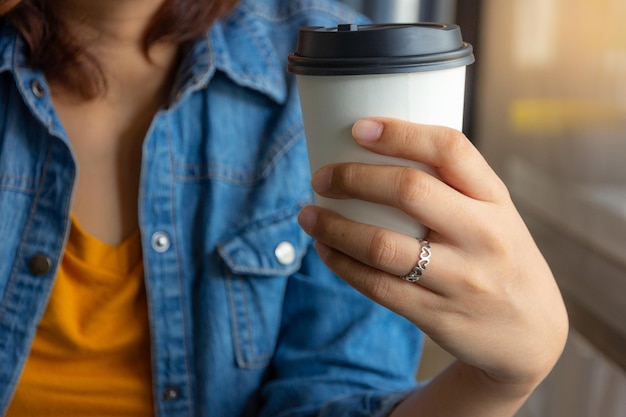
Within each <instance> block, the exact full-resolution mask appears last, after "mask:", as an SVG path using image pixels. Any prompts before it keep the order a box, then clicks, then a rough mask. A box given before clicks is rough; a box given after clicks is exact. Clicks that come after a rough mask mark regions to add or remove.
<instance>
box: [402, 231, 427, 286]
mask: <svg viewBox="0 0 626 417" xmlns="http://www.w3.org/2000/svg"><path fill="white" fill-rule="evenodd" d="M417 241H418V242H419V243H420V246H421V249H420V259H419V261H417V265H415V268H413V270H412V271H411V272H410V273H409V274H408V275H405V276H403V277H401V278H402V279H403V280H405V281H409V282H417V281H419V280H420V279H421V278H422V277H423V276H424V272H426V268H428V264H429V263H430V256H431V255H432V251H431V249H430V243H428V241H427V240H426V239H417Z"/></svg>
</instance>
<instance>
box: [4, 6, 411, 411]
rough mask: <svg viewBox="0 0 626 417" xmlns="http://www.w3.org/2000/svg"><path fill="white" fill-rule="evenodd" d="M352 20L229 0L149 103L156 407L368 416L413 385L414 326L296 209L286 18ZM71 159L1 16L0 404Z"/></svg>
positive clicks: (148, 228)
mask: <svg viewBox="0 0 626 417" xmlns="http://www.w3.org/2000/svg"><path fill="white" fill-rule="evenodd" d="M357 19H359V18H358V17H357V16H356V15H355V14H353V13H352V12H350V11H348V10H347V9H345V8H343V7H341V6H338V5H337V4H335V3H333V2H331V1H327V0H249V1H247V0H244V1H243V2H242V3H241V4H240V5H239V7H238V8H237V9H236V11H235V12H234V13H233V14H232V15H229V16H228V17H227V18H224V19H222V20H221V21H219V22H218V23H216V24H215V25H214V27H213V28H212V29H211V31H210V33H209V34H208V35H207V36H206V38H203V39H199V40H198V41H197V42H195V43H194V45H193V46H192V48H191V49H190V50H189V52H188V53H187V55H186V59H185V60H184V61H183V63H182V64H181V68H180V71H179V76H178V79H177V83H176V87H175V94H174V95H173V96H172V101H171V103H170V105H168V106H167V108H164V109H162V110H161V111H159V112H158V114H156V116H155V117H154V120H153V123H152V125H151V127H150V129H149V132H148V134H147V136H146V138H145V142H144V145H143V161H142V167H141V184H140V196H139V198H140V209H139V219H140V228H141V235H142V245H143V257H144V263H145V282H146V290H147V296H148V305H149V307H148V308H149V317H150V326H151V328H150V330H151V337H152V351H151V357H152V367H153V387H154V396H155V407H156V413H157V415H158V416H176V417H183V416H211V417H222V416H223V417H231V416H233V417H234V416H266V417H278V416H314V415H320V416H333V417H338V416H346V417H347V416H378V415H385V414H386V413H387V412H388V411H389V409H390V408H391V407H392V406H393V405H394V404H395V403H396V402H397V401H398V400H399V399H401V398H402V396H403V395H405V394H406V390H409V389H411V388H412V387H413V386H414V371H415V368H416V363H417V360H418V357H419V354H420V350H421V334H420V333H419V331H418V330H416V329H415V328H414V326H412V325H411V324H409V323H408V322H407V321H405V320H404V319H402V318H400V317H398V316H396V315H394V314H392V313H391V312H389V311H388V310H386V309H384V308H382V307H380V306H378V305H376V304H374V303H373V302H371V301H369V300H368V299H366V298H365V297H363V296H362V295H360V294H359V293H357V292H356V291H355V290H354V289H352V288H350V287H349V286H347V285H346V284H345V283H344V282H343V281H342V280H340V279H339V278H337V277H336V276H334V275H333V274H331V273H330V272H329V271H328V270H327V269H326V268H325V267H324V265H323V264H322V263H321V261H320V260H319V258H318V257H317V255H316V253H315V251H314V250H313V249H312V246H311V243H312V242H311V240H310V239H309V238H308V237H307V236H306V235H305V234H304V233H303V231H302V230H301V229H300V228H299V226H298V224H297V222H296V215H297V213H298V211H299V210H300V209H301V207H302V206H303V205H305V204H308V203H309V202H310V201H311V196H312V194H311V190H310V188H309V187H310V186H309V179H310V175H309V168H308V163H307V156H306V147H305V143H304V133H303V126H302V121H301V114H300V108H299V104H298V97H297V92H296V89H295V83H294V80H293V79H292V77H291V76H289V75H287V73H286V70H285V68H286V59H287V55H288V53H289V52H291V51H292V50H293V49H294V47H295V42H296V38H297V29H298V27H299V26H300V25H322V26H327V25H334V24H336V23H337V22H354V21H355V20H357ZM77 170H78V167H77V165H76V162H75V158H74V156H73V153H72V148H71V145H70V143H69V141H68V138H67V135H66V133H65V131H64V129H63V126H62V125H61V123H60V121H59V118H58V116H57V114H56V113H55V110H54V108H53V104H52V101H51V99H50V95H49V90H48V87H47V84H46V81H45V79H44V77H43V75H42V73H41V72H40V71H38V70H36V69H33V68H29V67H28V66H27V64H26V60H25V45H24V43H23V41H22V40H21V39H20V38H19V36H18V35H17V34H16V32H15V31H14V30H13V29H12V28H11V27H10V26H9V25H8V24H2V26H1V29H0V236H1V237H2V239H1V240H0V260H1V262H0V415H1V414H3V413H4V411H5V410H6V408H7V406H8V404H9V403H10V400H11V396H12V393H13V390H14V388H15V386H16V384H17V382H18V380H19V377H20V371H21V368H22V366H23V365H24V362H25V360H26V358H27V357H28V352H29V347H30V344H31V342H32V339H33V336H34V334H35V332H36V329H37V323H38V321H39V319H40V318H41V316H42V314H43V312H44V310H45V308H46V302H47V299H48V296H49V295H50V292H51V289H52V286H53V283H54V279H55V275H56V271H57V268H58V266H59V263H60V260H61V257H62V254H63V250H64V245H65V242H66V239H67V236H68V231H69V227H70V223H69V215H70V207H71V201H72V194H73V190H74V186H75V182H76V175H77ZM97 377H98V376H97V375H94V378H97Z"/></svg>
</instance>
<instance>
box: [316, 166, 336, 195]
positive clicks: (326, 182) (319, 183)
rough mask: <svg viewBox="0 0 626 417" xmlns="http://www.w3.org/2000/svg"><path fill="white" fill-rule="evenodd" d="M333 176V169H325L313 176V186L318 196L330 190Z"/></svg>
mask: <svg viewBox="0 0 626 417" xmlns="http://www.w3.org/2000/svg"><path fill="white" fill-rule="evenodd" d="M332 175H333V169H332V168H329V167H325V168H322V169H320V170H319V171H317V172H316V173H315V174H313V178H311V186H312V187H313V190H315V192H316V193H318V194H324V193H326V192H328V190H330V178H331V177H332Z"/></svg>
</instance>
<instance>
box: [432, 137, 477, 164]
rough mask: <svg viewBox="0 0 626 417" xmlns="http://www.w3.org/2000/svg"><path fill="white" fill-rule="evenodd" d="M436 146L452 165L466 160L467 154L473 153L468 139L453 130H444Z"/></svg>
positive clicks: (472, 147) (472, 146)
mask: <svg viewBox="0 0 626 417" xmlns="http://www.w3.org/2000/svg"><path fill="white" fill-rule="evenodd" d="M438 144H439V148H440V151H441V154H442V155H445V157H446V158H447V159H449V160H450V161H452V162H454V163H456V162H461V161H465V160H467V158H468V156H469V154H470V153H471V152H474V151H475V148H474V145H472V143H471V142H470V141H469V139H467V137H466V136H465V135H464V134H463V133H462V132H460V131H458V130H455V129H445V130H444V132H443V134H442V137H441V138H440V140H439V141H438Z"/></svg>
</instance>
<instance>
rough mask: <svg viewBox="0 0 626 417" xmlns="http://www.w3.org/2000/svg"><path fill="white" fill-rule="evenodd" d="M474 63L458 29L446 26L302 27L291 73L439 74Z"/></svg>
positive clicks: (471, 54)
mask: <svg viewBox="0 0 626 417" xmlns="http://www.w3.org/2000/svg"><path fill="white" fill-rule="evenodd" d="M473 62H474V55H473V50H472V46H471V45H470V44H468V43H466V42H463V38H462V36H461V30H460V29H459V27H458V26H457V25H447V24H440V23H415V24H374V25H354V24H346V25H339V26H337V27H336V28H324V27H317V26H305V27H301V28H300V32H299V35H298V49H297V51H296V52H294V53H292V54H290V55H289V65H288V70H289V72H291V73H293V74H298V75H359V74H386V73H400V72H418V71H433V70H438V69H445V68H454V67H460V66H465V65H469V64H471V63H473Z"/></svg>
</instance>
